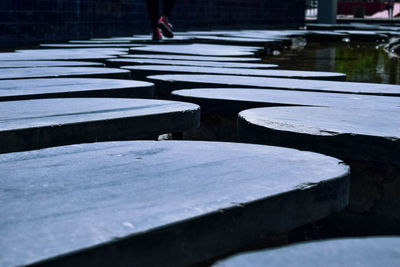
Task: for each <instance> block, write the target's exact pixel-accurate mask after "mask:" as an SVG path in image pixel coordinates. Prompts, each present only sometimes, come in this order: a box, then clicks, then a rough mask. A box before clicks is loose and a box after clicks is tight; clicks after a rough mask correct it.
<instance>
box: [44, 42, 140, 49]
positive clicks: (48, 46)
mask: <svg viewBox="0 0 400 267" xmlns="http://www.w3.org/2000/svg"><path fill="white" fill-rule="evenodd" d="M135 46H140V45H137V44H131V43H128V44H125V43H123V44H120V43H106V44H99V43H97V44H41V45H40V47H43V48H99V47H101V48H103V47H104V48H113V47H118V48H119V47H123V48H131V47H135Z"/></svg>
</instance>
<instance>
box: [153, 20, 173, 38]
mask: <svg viewBox="0 0 400 267" xmlns="http://www.w3.org/2000/svg"><path fill="white" fill-rule="evenodd" d="M157 26H158V28H160V30H161V31H162V34H163V35H164V36H165V37H167V38H172V37H174V33H173V32H172V30H171V28H170V27H168V26H167V25H166V24H165V23H164V22H159V23H158V25H157Z"/></svg>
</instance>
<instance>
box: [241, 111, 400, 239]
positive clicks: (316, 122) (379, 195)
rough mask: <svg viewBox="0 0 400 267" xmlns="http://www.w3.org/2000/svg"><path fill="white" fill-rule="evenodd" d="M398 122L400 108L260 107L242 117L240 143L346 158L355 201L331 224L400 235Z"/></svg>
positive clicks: (344, 231)
mask: <svg viewBox="0 0 400 267" xmlns="http://www.w3.org/2000/svg"><path fill="white" fill-rule="evenodd" d="M399 118H400V111H399V108H392V109H390V108H387V109H365V108H344V107H338V108H328V107H273V108H258V109H249V110H246V111H242V112H240V113H239V118H238V132H239V136H241V137H242V139H241V140H247V141H250V142H256V143H261V144H267V145H276V146H285V147H292V148H297V149H301V150H308V151H313V152H319V153H322V154H325V155H330V156H334V157H338V158H341V159H343V160H344V161H345V162H346V163H347V164H349V165H350V168H351V170H352V175H351V190H350V192H351V194H350V200H351V201H350V203H349V206H348V207H347V209H346V211H345V212H344V213H342V214H339V215H338V216H337V217H336V218H335V219H334V221H333V222H331V223H332V224H333V225H335V228H337V229H336V230H335V231H336V232H337V233H340V232H341V231H342V235H343V234H350V233H352V234H364V235H383V234H385V235H387V234H395V233H399V231H400V225H399V223H398V222H399V221H400V213H399V212H398V211H399V210H400V197H399V192H400V172H399V169H400V168H399V166H400V156H399V151H400V120H399Z"/></svg>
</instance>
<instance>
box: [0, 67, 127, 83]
mask: <svg viewBox="0 0 400 267" xmlns="http://www.w3.org/2000/svg"><path fill="white" fill-rule="evenodd" d="M59 77H60V78H61V77H86V78H116V79H130V78H131V75H130V71H128V70H122V69H114V68H94V67H42V68H4V69H1V70H0V80H7V79H29V78H59Z"/></svg>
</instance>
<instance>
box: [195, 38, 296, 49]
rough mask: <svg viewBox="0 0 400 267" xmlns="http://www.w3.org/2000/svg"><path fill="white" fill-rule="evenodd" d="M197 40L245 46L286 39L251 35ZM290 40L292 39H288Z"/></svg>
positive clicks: (266, 43)
mask: <svg viewBox="0 0 400 267" xmlns="http://www.w3.org/2000/svg"><path fill="white" fill-rule="evenodd" d="M196 40H197V41H200V42H203V43H209V44H223V45H245V46H260V47H264V46H267V45H269V44H277V43H282V42H283V41H285V39H284V38H260V37H259V38H249V37H247V38H246V37H242V36H241V37H229V36H199V37H197V38H196ZM286 41H290V39H286Z"/></svg>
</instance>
